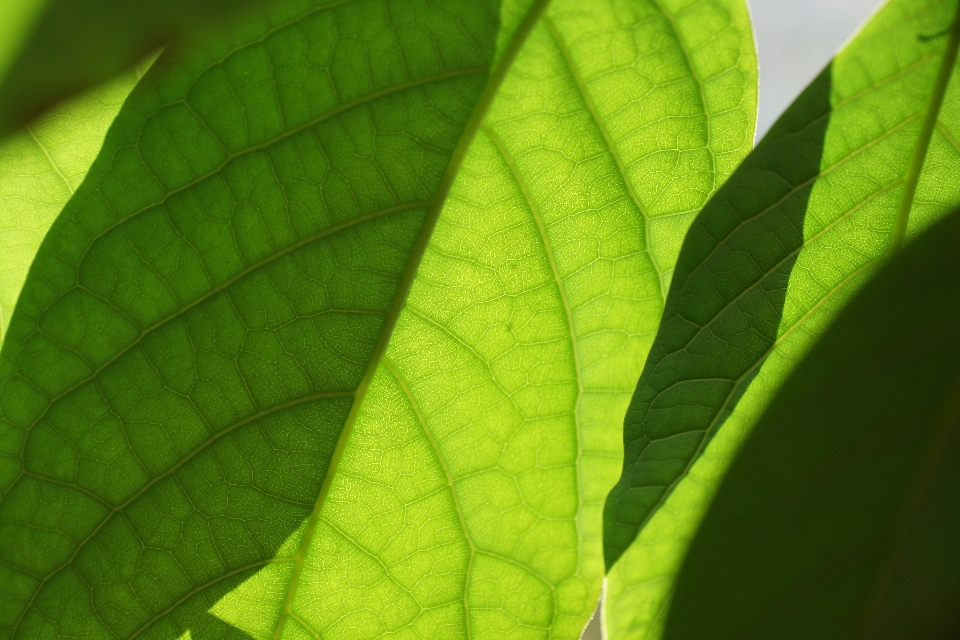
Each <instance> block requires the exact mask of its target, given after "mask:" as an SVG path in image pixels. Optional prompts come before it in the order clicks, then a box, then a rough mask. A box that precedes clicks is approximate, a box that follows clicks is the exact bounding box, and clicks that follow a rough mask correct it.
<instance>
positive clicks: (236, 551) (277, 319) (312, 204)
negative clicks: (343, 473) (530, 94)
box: [0, 0, 540, 637]
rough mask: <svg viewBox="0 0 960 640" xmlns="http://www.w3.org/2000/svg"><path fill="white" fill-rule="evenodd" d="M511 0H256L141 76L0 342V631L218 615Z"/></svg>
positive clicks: (283, 520)
mask: <svg viewBox="0 0 960 640" xmlns="http://www.w3.org/2000/svg"><path fill="white" fill-rule="evenodd" d="M528 4H529V3H528ZM533 6H534V7H539V6H540V5H533ZM513 7H514V9H515V11H514V14H515V15H513V16H512V18H511V16H506V18H508V19H512V20H513V21H512V22H507V23H506V26H505V27H504V29H501V26H500V25H501V20H500V17H501V16H500V14H501V8H500V3H499V2H493V1H491V2H484V3H476V2H466V1H464V2H455V3H450V2H444V3H441V4H437V3H430V2H421V3H414V5H411V4H410V3H409V2H401V3H396V2H389V1H382V0H358V1H355V2H333V3H315V2H302V3H283V4H277V5H274V6H273V8H272V9H271V11H270V12H269V13H267V14H264V16H262V19H257V20H251V21H249V22H244V23H242V24H240V25H238V26H237V27H236V28H235V29H234V30H232V31H229V32H226V33H224V34H223V37H222V38H221V39H219V40H217V39H210V40H208V41H207V42H206V47H205V48H204V49H203V50H197V51H194V52H192V53H191V54H190V55H187V56H186V57H184V58H182V59H177V58H176V57H175V56H167V55H165V56H163V57H161V59H160V60H159V61H158V62H157V64H156V66H155V67H154V69H153V70H152V71H151V72H150V73H148V74H147V76H146V77H145V78H144V80H143V81H142V82H141V84H140V85H138V87H137V89H136V91H135V92H134V93H133V94H132V95H131V97H130V98H129V100H128V102H127V103H126V104H125V105H124V108H123V110H122V112H121V114H120V115H119V116H118V118H117V120H115V123H114V127H113V128H112V129H111V132H110V135H109V137H108V139H107V141H106V143H105V146H104V150H103V152H102V153H101V155H100V157H99V158H98V160H97V162H96V163H95V164H94V166H93V168H92V169H91V171H90V174H89V175H88V177H87V179H86V180H85V181H84V183H83V185H82V187H81V189H80V190H79V191H78V192H77V193H76V194H75V195H74V197H73V199H72V200H71V201H70V203H69V204H68V206H67V208H66V209H65V210H64V212H63V213H62V214H61V216H60V217H59V218H58V219H57V222H56V223H55V224H54V226H53V228H52V229H51V231H50V232H49V233H48V235H47V238H46V239H45V241H44V244H43V245H42V247H41V249H40V251H39V252H38V255H37V258H36V260H35V261H34V263H33V265H32V267H31V272H30V276H29V277H28V281H27V283H26V285H25V287H24V289H23V292H22V293H21V296H20V299H19V301H18V307H17V313H16V315H15V317H14V318H13V320H12V323H11V325H10V329H9V332H8V335H7V339H6V341H5V343H4V351H3V354H2V358H0V376H2V380H3V382H2V383H0V384H2V388H0V412H2V418H3V422H2V428H3V433H2V434H0V436H2V437H0V441H2V443H3V447H4V451H3V453H4V457H3V459H2V466H0V491H2V492H3V500H2V503H0V523H2V524H0V529H2V535H0V539H2V542H0V560H2V562H3V564H2V565H0V572H2V574H3V575H0V583H3V584H4V585H5V589H4V590H3V594H2V597H3V598H4V599H5V601H3V606H2V607H0V612H2V615H3V619H2V620H0V626H2V627H3V628H5V629H6V630H7V633H8V634H9V635H17V636H20V635H21V634H23V635H32V634H35V633H41V632H47V633H54V634H58V633H59V634H68V633H75V632H77V630H80V631H81V632H86V633H90V634H92V635H94V636H97V637H103V636H108V635H114V636H120V637H131V636H139V635H144V634H146V635H147V636H152V635H161V636H165V635H169V634H173V635H175V636H176V637H179V636H180V635H181V633H183V632H184V631H185V630H188V629H190V630H192V632H193V633H199V634H201V635H203V634H205V633H214V634H216V633H225V632H226V631H228V630H229V627H228V626H227V625H225V624H223V623H222V622H220V621H219V620H218V619H217V618H215V617H214V616H212V615H207V614H206V613H205V611H206V609H208V608H209V606H210V605H207V606H202V603H203V601H204V599H205V598H214V601H215V600H216V599H217V598H218V597H219V595H222V594H223V593H226V592H227V591H229V590H230V589H231V588H232V587H233V586H235V585H236V584H237V583H239V582H241V581H242V580H243V579H244V578H245V577H248V576H249V575H250V574H252V573H254V572H256V571H257V570H259V569H261V568H263V567H266V566H267V565H271V566H273V563H272V557H273V555H274V554H275V552H276V551H277V550H278V549H279V547H280V546H281V545H282V544H283V543H284V541H285V540H286V539H287V538H288V537H289V535H290V534H291V533H292V532H293V531H294V530H296V529H297V527H299V526H300V525H301V524H302V523H303V522H304V520H306V519H308V518H309V515H310V513H311V511H312V509H313V505H314V503H315V502H316V500H317V496H318V494H320V489H321V486H322V484H323V479H324V476H325V471H326V467H327V465H328V464H329V463H330V460H331V457H332V456H333V455H334V453H335V450H336V446H337V441H338V438H339V437H340V435H341V432H342V431H343V430H344V425H345V423H346V422H347V421H348V417H349V414H350V411H351V407H352V406H353V404H354V403H353V399H354V397H355V395H357V394H360V395H362V392H363V391H364V390H365V388H366V387H367V386H368V385H369V380H370V378H371V377H372V374H373V368H372V367H371V366H370V363H371V361H373V360H375V359H377V358H378V355H379V353H382V351H383V349H384V348H385V347H386V343H387V340H388V338H389V335H390V329H391V328H392V325H393V323H394V322H395V320H396V314H397V312H398V310H399V305H401V304H402V301H403V298H404V297H405V294H406V291H407V290H408V289H409V284H410V281H411V280H412V277H413V271H414V270H415V267H416V262H417V261H418V260H417V259H418V258H419V255H418V253H422V251H423V247H424V246H425V242H426V238H427V237H428V236H429V230H430V227H432V223H433V222H435V220H436V216H437V215H438V214H439V211H440V208H441V207H442V204H443V200H444V199H445V196H446V193H447V191H448V190H449V185H450V181H451V180H452V177H453V175H454V174H455V169H456V166H457V165H458V164H459V161H460V160H461V159H462V156H463V153H464V152H465V151H466V146H467V139H468V137H469V135H470V133H472V131H471V130H472V129H475V127H476V122H477V118H479V115H480V114H482V112H483V110H484V107H485V106H487V105H488V104H489V100H490V98H491V97H492V93H493V91H494V89H495V86H496V85H497V84H498V82H499V80H500V79H501V78H502V74H503V73H504V72H505V70H506V67H507V66H508V62H509V60H508V58H509V57H510V56H509V55H508V56H507V57H506V58H504V57H503V56H500V55H499V54H500V53H501V52H503V51H504V50H506V51H507V52H508V53H511V51H510V48H511V47H510V44H511V43H513V49H514V50H515V49H516V47H517V46H518V45H519V43H521V42H522V40H523V35H525V33H523V32H520V33H519V35H517V36H516V39H515V40H511V36H510V33H509V31H516V27H517V25H518V24H519V23H520V22H521V19H522V18H523V15H524V12H525V11H527V8H526V7H523V6H522V5H519V4H515V5H513ZM401 8H402V10H401ZM527 30H528V29H527ZM513 52H515V51H513ZM374 59H375V60H377V61H378V63H377V64H376V65H375V66H371V65H370V64H369V63H370V61H371V60H374ZM498 59H500V60H506V61H505V62H504V63H503V64H502V65H501V66H500V67H496V66H495V65H496V61H497V60H498ZM485 87H486V89H485ZM485 90H486V93H484V91H485ZM471 118H474V124H473V125H469V124H468V123H469V122H470V119H471ZM28 435H29V437H28ZM224 456H226V458H224ZM41 459H45V461H43V460H41ZM227 459H229V460H231V461H232V464H229V465H227V464H224V463H225V461H226V460H227ZM32 460H35V461H36V462H32ZM281 472H283V473H281ZM38 501H39V502H41V503H43V504H45V505H50V506H49V508H46V509H43V510H36V509H35V508H34V507H33V505H34V504H35V503H36V502H38ZM158 518H159V520H158ZM171 526H173V527H174V528H175V529H176V530H178V531H179V532H180V533H175V532H174V530H173V529H170V527H171ZM131 544H132V545H134V546H130V545H131ZM120 550H125V551H120ZM118 551H119V552H120V553H121V555H120V556H117V555H116V553H117V552H118ZM275 566H277V567H281V568H285V567H286V566H287V565H282V566H281V564H276V565H275ZM111 567H112V568H111ZM84 593H87V594H89V596H88V597H83V594H84ZM187 594H190V595H194V594H195V595H196V596H197V597H195V598H193V599H192V600H191V599H190V598H189V597H188V596H187ZM64 598H65V599H67V601H68V602H70V603H71V606H69V607H67V608H66V610H65V612H64V614H63V615H59V614H55V613H53V612H54V611H59V610H60V607H61V602H62V600H63V599H64ZM276 602H277V603H278V606H279V603H282V598H280V599H278V600H277V601H276ZM198 603H199V604H200V605H201V606H200V608H199V609H197V608H196V607H197V606H198ZM210 604H212V603H210ZM211 624H212V625H213V626H212V627H211V626H209V625H211ZM177 625H182V627H183V628H182V629H180V630H178V631H175V629H177V628H178V627H177Z"/></svg>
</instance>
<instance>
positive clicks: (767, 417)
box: [667, 214, 960, 637]
mask: <svg viewBox="0 0 960 640" xmlns="http://www.w3.org/2000/svg"><path fill="white" fill-rule="evenodd" d="M958 220H960V218H958V216H957V215H956V214H953V215H951V216H949V217H948V218H947V219H945V220H943V221H942V222H941V223H939V224H936V225H934V226H933V227H932V228H931V229H930V230H929V231H928V232H927V233H926V234H924V235H923V236H922V237H921V238H918V239H917V240H916V241H915V244H913V245H911V246H910V247H908V248H907V249H906V251H905V253H904V254H903V255H902V257H898V258H896V259H894V260H892V261H891V262H889V263H888V264H887V265H885V266H884V267H883V268H882V269H881V270H880V272H879V273H878V274H877V276H876V278H875V279H874V280H872V281H871V282H870V283H868V284H867V285H866V286H865V287H864V289H863V290H862V292H860V293H859V294H858V295H857V296H856V297H855V298H854V299H853V300H852V301H851V302H850V304H849V305H848V306H847V307H846V308H845V309H844V310H843V311H842V312H841V313H840V314H839V315H838V317H837V319H836V321H835V322H834V324H833V325H832V326H831V328H830V329H829V330H828V331H827V332H826V333H825V334H824V335H823V337H822V339H821V340H820V341H819V342H818V343H817V345H816V346H815V347H814V349H813V350H812V351H811V353H810V355H809V356H808V357H807V358H806V359H805V360H804V362H803V363H801V364H800V365H799V366H798V368H797V370H796V371H795V372H794V373H793V374H792V375H791V377H790V379H789V380H788V381H787V382H786V383H785V384H784V387H783V389H782V390H781V392H780V393H779V394H778V395H777V397H776V399H775V400H774V401H773V402H772V403H771V405H770V408H769V410H768V411H767V412H766V413H765V414H764V417H763V418H762V419H761V420H760V422H759V423H758V425H757V427H756V429H755V430H754V432H753V434H751V437H750V440H749V441H748V442H747V444H745V446H744V449H743V451H742V452H741V453H740V454H739V455H738V457H737V460H736V462H735V463H734V465H733V466H732V467H731V470H730V472H729V474H728V475H727V477H726V478H725V480H724V483H723V485H722V487H721V489H720V490H719V492H718V495H717V499H716V501H715V502H714V504H713V505H712V506H711V508H710V511H709V513H708V515H707V517H706V518H705V520H704V523H703V525H702V527H701V529H700V531H699V532H698V534H697V537H696V539H695V542H694V543H693V545H692V546H691V551H690V555H689V556H688V559H687V560H686V561H685V563H684V569H683V571H682V573H681V577H680V580H679V584H678V590H677V595H676V597H675V600H674V604H673V607H672V608H671V612H670V619H669V621H668V624H667V637H674V636H676V637H679V636H683V637H697V636H704V634H703V630H704V629H708V628H709V629H710V630H711V631H710V633H709V635H710V637H751V636H753V637H759V636H766V635H767V634H769V633H771V632H773V633H777V634H778V636H782V637H799V635H805V636H807V635H809V634H811V633H812V634H815V635H818V636H820V637H830V636H838V635H842V634H846V633H858V634H859V635H861V636H862V637H909V636H921V637H941V636H944V637H945V636H946V635H949V632H950V631H952V630H955V629H956V628H957V626H958V623H960V621H958V620H957V617H956V613H955V612H954V611H952V604H953V602H954V601H955V599H956V594H957V593H958V592H960V585H958V584H957V581H956V578H955V577H954V576H955V575H956V569H955V567H956V566H957V565H958V563H960V559H958V558H957V554H956V553H955V552H954V549H953V546H952V545H951V544H950V543H949V542H947V541H948V540H949V539H950V537H951V536H953V537H956V531H957V528H958V526H960V524H958V523H960V517H958V515H960V508H958V505H957V500H956V496H957V495H958V493H957V486H958V480H957V468H958V465H957V461H956V454H955V451H953V450H952V449H949V448H948V443H949V442H953V441H955V440H956V439H957V435H958V429H957V424H958V418H960V404H958V390H960V387H958V377H957V370H956V362H957V358H956V355H957V348H958V345H957V338H956V331H955V326H956V316H957V313H958V309H960V307H958V304H957V292H958V290H960V288H958V282H957V278H956V277H955V274H956V272H957V271H956V268H955V266H956V265H955V263H956V255H957V254H956V247H957V243H958V238H960V223H958ZM811 398H814V399H815V401H814V402H811V401H810V399H811ZM904 425H908V427H907V428H904ZM801 431H802V435H801ZM754 434H755V435H754ZM812 442H816V445H815V446H811V443H812ZM951 446H952V445H951ZM761 458H762V460H761ZM734 491H735V492H736V494H734V493H733V492H734ZM880 494H882V496H881V495H880ZM788 514H789V515H788ZM733 517H737V518H741V519H740V520H739V521H738V522H737V523H733V522H732V521H731V518H733ZM788 519H789V524H788V522H787V520H788ZM798 525H799V527H800V529H799V530H797V529H796V527H797V526H798ZM785 527H789V528H791V529H793V531H792V532H788V531H786V530H785ZM734 532H735V533H736V536H737V537H736V538H733V537H732V536H731V535H730V534H732V533H734ZM918 538H919V540H918ZM718 543H719V544H721V545H722V546H723V552H722V553H723V556H724V558H723V559H720V558H719V557H718V556H717V554H716V551H717V549H718V548H720V547H719V546H718ZM735 558H738V559H739V561H740V562H739V563H738V562H737V561H736V560H735ZM728 562H729V564H728ZM768 572H769V573H768ZM708 576H709V578H708ZM705 578H707V579H710V580H713V581H712V582H709V583H706V582H700V580H702V579H705ZM745 580H746V581H749V584H751V585H756V587H753V588H752V589H749V588H748V589H745V588H744V587H745V584H744V581H745ZM706 584H710V585H712V586H716V587H717V588H716V590H715V591H713V590H712V589H710V588H708V589H707V590H710V591H711V592H712V593H711V595H710V597H707V598H703V597H698V598H697V599H696V604H695V605H694V604H693V602H692V600H691V596H693V594H694V592H696V591H700V592H701V593H700V594H699V595H700V596H702V595H704V594H703V593H702V591H704V588H703V585H706ZM826 594H832V595H834V596H837V597H838V600H839V601H838V602H835V603H834V604H833V605H832V606H829V607H825V606H824V604H823V602H822V600H823V598H824V596H825V595H826ZM785 598H787V599H789V601H790V602H789V603H787V602H786V601H785ZM691 605H693V606H691ZM687 616H688V617H687ZM758 624H763V625H764V631H763V632H760V633H759V635H758V632H757V625H758ZM731 634H732V635H731Z"/></svg>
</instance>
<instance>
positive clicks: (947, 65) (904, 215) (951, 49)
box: [889, 8, 960, 255]
mask: <svg viewBox="0 0 960 640" xmlns="http://www.w3.org/2000/svg"><path fill="white" fill-rule="evenodd" d="M958 48H960V8H958V9H957V12H956V14H955V15H954V18H953V23H952V24H951V25H950V38H949V39H948V40H947V46H946V47H945V48H944V51H943V59H942V60H941V61H940V69H939V70H938V71H937V78H936V81H935V82H934V84H933V91H932V92H931V94H930V101H929V103H928V105H927V110H926V111H927V112H926V116H925V117H924V120H923V126H922V128H921V129H920V135H919V137H918V138H917V144H916V147H914V150H913V157H912V158H911V160H910V167H909V169H907V175H906V176H905V177H904V182H905V184H904V189H903V197H902V198H901V200H900V208H899V209H898V210H897V218H896V222H895V223H894V228H893V239H892V240H891V241H890V252H889V253H890V255H893V254H895V253H897V252H898V251H900V249H901V248H902V247H903V242H904V239H905V238H906V235H907V223H908V222H909V220H910V210H911V209H912V208H913V202H914V199H915V198H916V195H917V186H918V185H919V184H920V174H921V172H922V171H923V163H924V161H925V160H926V159H927V152H928V150H929V149H930V140H931V139H932V138H933V131H934V129H935V128H936V126H937V117H938V116H939V115H940V108H941V107H942V106H943V98H944V96H945V95H946V93H947V85H949V84H950V76H951V75H952V72H953V67H954V62H955V61H956V59H957V49H958Z"/></svg>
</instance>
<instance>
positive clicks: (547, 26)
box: [213, 0, 756, 639]
mask: <svg viewBox="0 0 960 640" xmlns="http://www.w3.org/2000/svg"><path fill="white" fill-rule="evenodd" d="M674 21H676V22H674ZM671 23H673V24H671ZM674 25H677V30H676V31H675V30H674V29H675V26H674ZM755 65H756V63H755V59H754V57H753V50H752V42H751V38H750V35H749V29H748V21H747V14H746V7H745V6H744V5H743V3H740V2H707V3H700V4H698V5H696V6H694V7H691V8H688V9H687V10H685V11H676V12H672V11H666V10H664V9H663V8H662V7H659V6H658V5H657V4H655V3H653V2H635V1H633V0H631V1H629V2H617V1H612V2H611V1H608V0H603V1H592V2H588V3H585V2H583V1H582V0H554V2H552V3H551V5H550V7H549V9H548V10H547V13H546V15H545V17H544V18H543V19H542V21H541V22H540V24H539V25H538V26H537V27H536V28H535V29H534V30H533V32H532V33H531V35H530V37H529V39H528V41H527V44H526V45H525V47H524V49H523V50H522V51H521V53H520V55H519V56H518V58H517V61H516V63H515V64H514V66H513V68H512V70H511V72H510V74H509V75H508V76H507V78H506V79H505V81H504V84H503V86H502V87H501V90H500V92H499V94H498V96H497V99H496V100H495V101H494V104H493V105H492V107H491V110H490V114H489V116H488V117H487V119H486V121H485V123H484V125H483V126H482V127H481V131H480V132H479V134H478V136H477V138H476V140H475V141H474V143H473V145H472V146H471V148H470V151H469V152H468V154H467V157H466V158H465V160H464V164H463V168H462V169H461V172H460V175H459V176H458V179H457V180H456V182H455V183H454V185H453V189H452V192H451V197H450V199H449V200H448V203H447V205H446V207H445V208H444V210H443V213H442V215H441V217H440V221H439V224H438V226H437V230H436V231H435V233H434V235H433V237H432V239H431V242H430V245H429V246H428V249H427V252H426V254H425V256H424V260H423V263H422V265H421V267H420V271H419V274H418V276H417V279H416V281H415V283H414V286H413V289H412V292H411V295H410V298H409V299H408V301H407V304H406V306H405V308H404V311H403V313H402V314H401V316H400V319H399V321H398V324H397V328H396V330H395V332H394V335H393V338H392V340H391V343H390V347H389V348H388V350H387V353H386V357H385V359H384V361H383V363H382V364H381V365H380V366H379V368H378V371H377V374H376V375H375V377H374V378H373V382H372V384H371V387H370V390H369V391H368V392H367V394H366V396H365V398H364V400H363V406H362V407H361V409H360V413H359V415H358V418H357V423H356V425H355V426H354V430H353V433H352V435H351V438H350V440H349V442H348V443H347V445H346V448H345V450H344V452H343V456H342V458H341V459H340V461H339V465H338V466H337V473H336V475H335V476H334V477H333V479H332V484H331V487H330V490H329V494H328V496H327V498H326V501H325V503H324V504H323V505H322V506H321V508H319V512H318V514H317V516H316V519H317V520H316V528H315V529H314V530H313V531H312V532H309V533H307V534H306V535H304V534H301V533H300V532H298V533H297V534H296V535H295V536H294V537H293V538H292V539H291V541H290V545H289V546H288V547H286V548H285V553H284V554H280V555H279V556H278V558H277V560H278V561H279V560H283V559H289V560H293V558H294V555H295V552H296V549H298V548H302V546H303V545H304V540H307V542H308V544H309V545H310V546H309V550H308V551H307V556H306V559H305V561H304V564H303V568H302V573H301V574H300V578H299V579H300V584H301V586H300V587H299V588H298V589H297V590H296V592H295V593H293V594H292V600H291V616H292V619H295V620H296V621H297V624H298V625H303V626H304V627H305V628H308V629H312V630H314V631H315V632H316V633H317V634H318V635H320V636H322V637H327V636H329V637H335V638H344V639H348V638H375V637H382V636H389V635H390V634H398V635H403V634H410V636H411V637H437V638H465V637H472V638H487V637H511V638H542V637H557V638H571V639H572V638H576V637H578V636H579V634H580V631H581V630H582V629H583V626H584V624H585V623H586V621H587V618H588V617H589V615H590V613H591V612H592V610H593V608H594V605H595V603H596V601H597V596H598V595H599V593H600V586H601V579H602V575H603V565H602V556H601V505H602V500H603V498H604V495H605V492H606V491H607V490H608V489H609V487H610V486H611V485H612V483H613V482H614V480H615V474H616V470H617V468H618V466H619V465H618V461H619V455H618V454H619V451H618V448H619V446H618V445H619V443H618V440H619V424H620V420H621V417H622V415H623V411H624V410H625V408H626V403H627V401H628V399H629V394H630V391H631V390H632V388H633V386H634V385H633V382H634V380H635V378H636V376H639V372H640V367H641V365H642V362H643V359H644V357H645V355H646V352H647V350H648V349H649V344H650V340H651V338H652V334H653V331H654V330H655V327H656V323H657V321H658V320H659V314H660V311H661V309H662V291H661V289H660V286H661V281H662V279H661V276H662V275H663V272H664V271H665V270H666V269H668V268H669V266H670V265H672V263H673V261H674V259H675V255H676V251H677V249H678V248H679V240H680V238H681V237H682V233H683V230H684V229H685V228H686V226H687V224H688V221H689V220H690V219H691V217H692V214H693V212H696V210H697V209H698V208H699V207H700V206H702V204H703V202H704V201H705V200H706V198H707V197H708V195H709V194H710V193H711V192H712V191H713V190H714V189H715V185H717V184H719V183H721V182H722V181H723V180H724V179H725V178H726V176H727V173H728V172H729V171H730V170H731V169H732V167H733V166H735V164H736V162H737V160H738V159H739V158H741V157H742V156H743V155H744V154H745V152H746V151H747V149H749V146H750V142H751V133H752V131H753V126H754V120H753V118H754V114H755V100H756V93H755V82H756V75H755V73H756V66H755ZM311 526H312V525H311ZM309 535H312V540H309V539H308V538H307V536H309ZM301 536H303V537H301ZM281 566H282V565H278V566H277V567H276V568H274V569H272V570H271V571H263V572H260V573H259V574H257V575H256V576H255V577H253V578H251V579H250V580H249V581H247V582H246V583H245V584H244V585H243V586H242V587H241V588H239V589H237V590H235V591H234V592H233V593H231V594H230V595H228V596H227V597H225V598H224V599H223V600H221V601H220V602H218V603H217V605H216V606H215V607H214V609H213V611H214V612H215V614H216V615H218V616H220V617H222V618H223V619H225V620H227V621H229V622H232V623H234V624H236V625H237V626H239V627H241V628H244V629H245V630H246V631H247V632H248V633H249V634H250V635H252V636H254V637H257V638H266V637H268V636H269V633H270V630H271V629H273V628H274V625H275V622H274V621H275V620H276V619H277V613H276V609H274V608H272V607H273V604H274V600H273V599H272V598H273V597H274V596H273V594H276V593H279V592H281V591H282V590H283V588H284V586H285V585H286V584H287V574H286V573H285V571H284V570H283V569H282V568H281ZM287 624H291V623H290V622H289V621H288V622H287Z"/></svg>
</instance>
